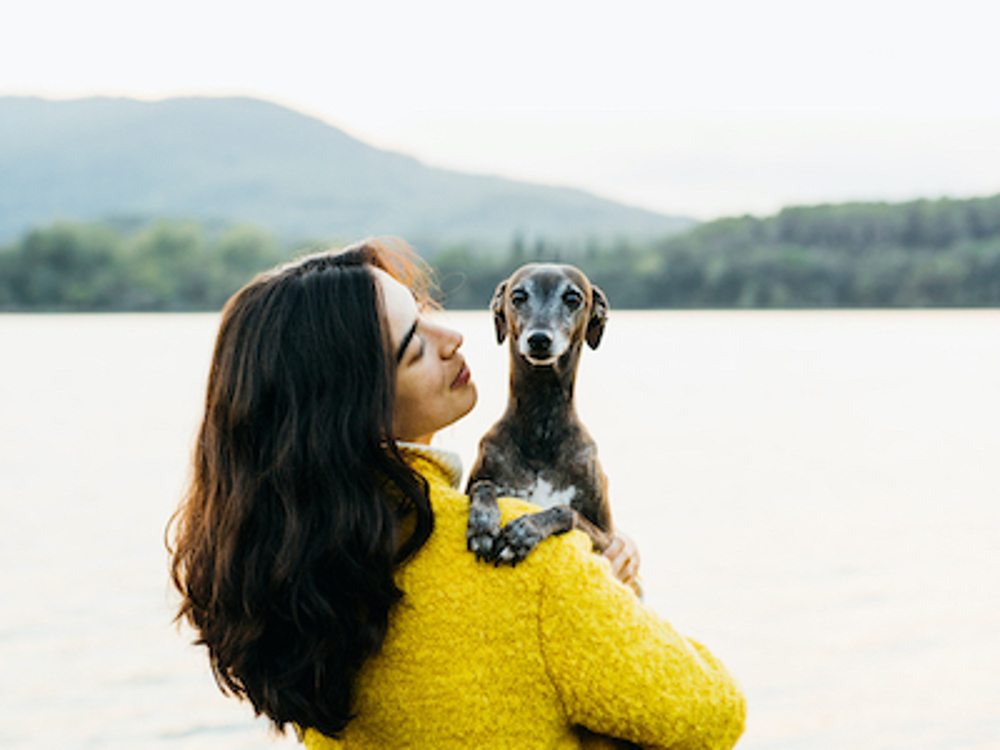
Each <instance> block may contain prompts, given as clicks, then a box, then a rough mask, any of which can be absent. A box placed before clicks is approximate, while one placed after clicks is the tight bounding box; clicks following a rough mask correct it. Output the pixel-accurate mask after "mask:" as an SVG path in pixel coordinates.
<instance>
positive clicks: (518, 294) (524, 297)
mask: <svg viewBox="0 0 1000 750" xmlns="http://www.w3.org/2000/svg"><path fill="white" fill-rule="evenodd" d="M527 301H528V293H527V292H526V291H524V290H523V289H515V290H514V291H513V292H511V293H510V302H511V304H512V305H523V304H524V303H525V302H527Z"/></svg>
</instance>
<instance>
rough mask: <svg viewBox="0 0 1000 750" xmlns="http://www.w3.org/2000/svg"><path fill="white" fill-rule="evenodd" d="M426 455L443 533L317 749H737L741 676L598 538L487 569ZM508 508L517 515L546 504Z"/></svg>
mask: <svg viewBox="0 0 1000 750" xmlns="http://www.w3.org/2000/svg"><path fill="white" fill-rule="evenodd" d="M411 456H412V461H413V465H414V468H416V469H417V470H418V471H419V472H420V473H421V474H422V475H423V476H424V477H426V479H427V481H428V482H429V483H430V489H431V502H432V505H433V508H434V514H435V529H434V533H433V534H432V535H431V538H430V540H429V541H428V542H427V543H426V545H424V547H423V548H422V549H421V550H420V551H419V552H418V553H417V554H416V555H415V556H414V557H413V558H412V559H411V560H410V561H408V562H407V563H405V564H404V565H403V566H401V567H400V569H399V572H398V574H397V582H398V585H399V586H400V588H401V589H402V590H403V591H404V598H403V601H402V602H401V603H400V604H399V605H398V607H397V608H396V609H395V610H394V612H393V615H392V617H391V621H390V626H389V632H388V634H387V636H386V639H385V644H384V646H383V648H382V651H381V653H379V654H378V655H377V656H375V657H373V658H371V659H370V660H369V661H368V662H367V663H366V664H365V666H364V667H363V668H362V671H361V673H360V674H359V676H358V681H357V684H356V697H355V706H354V710H355V714H356V716H355V718H354V719H353V720H352V721H351V723H350V724H348V726H347V729H346V730H345V732H344V733H343V737H342V738H341V739H340V740H333V739H330V738H329V737H325V736H323V735H321V734H320V733H319V732H316V731H314V730H308V731H307V732H306V733H305V745H306V748H307V749H308V750H332V749H334V748H349V749H351V750H353V749H354V748H380V749H395V748H433V749H435V750H437V749H442V750H445V749H448V748H490V749H491V750H494V749H495V750H500V749H502V748H518V749H519V750H520V749H522V748H580V747H583V746H584V745H586V746H588V747H594V746H597V745H600V744H602V741H601V740H594V739H591V740H585V739H584V738H583V737H582V733H581V732H579V731H576V730H574V725H581V726H583V727H586V728H587V729H589V730H591V731H593V732H596V733H599V734H602V735H611V736H615V737H621V738H626V739H629V740H632V741H633V742H636V743H639V744H640V745H642V746H644V747H663V748H711V749H713V750H714V749H715V748H730V747H732V746H733V745H734V744H735V743H736V740H737V739H738V738H739V736H740V734H741V733H742V731H743V721H744V715H745V703H744V699H743V695H742V693H741V692H740V689H739V687H738V686H737V684H736V683H735V681H734V680H733V678H732V677H731V676H730V675H729V673H728V672H727V671H726V669H725V668H724V667H723V666H722V664H721V663H720V662H719V661H718V660H716V659H715V658H714V657H713V656H712V655H711V654H710V653H709V652H708V651H707V650H706V649H705V648H704V647H703V646H701V645H699V644H697V643H695V642H694V641H691V640H688V639H685V638H683V637H682V636H680V635H678V634H677V633H676V632H675V631H674V630H673V628H671V627H670V625H669V624H667V623H666V622H665V621H664V620H662V619H660V618H659V617H658V616H657V615H655V614H654V613H653V612H652V611H651V610H649V609H648V608H647V607H645V606H644V605H643V604H642V603H641V602H640V601H639V600H638V599H637V598H636V597H635V595H634V594H633V593H632V591H631V590H630V589H629V588H627V587H626V586H624V585H622V584H620V583H619V582H618V581H616V580H615V579H614V578H613V577H612V575H611V572H610V567H609V565H608V562H607V561H606V560H605V559H604V558H602V557H599V556H598V555H595V554H594V553H593V552H591V548H590V540H589V539H588V538H587V537H586V536H584V535H583V534H581V533H579V532H570V533H569V534H565V535H563V536H559V537H553V538H552V539H549V540H547V541H545V542H543V543H542V544H541V545H539V547H538V548H537V549H536V550H534V551H533V552H532V553H531V554H530V555H529V556H528V558H527V560H525V561H524V562H523V563H521V564H520V565H518V566H517V567H514V568H511V567H507V566H501V567H493V566H492V565H487V564H485V563H481V562H476V559H475V557H474V556H473V555H472V554H470V553H469V552H467V551H466V546H465V526H466V520H467V518H468V507H469V505H468V500H467V498H466V497H465V496H464V495H463V494H462V493H460V492H459V491H458V490H457V489H455V487H454V486H453V482H454V481H455V479H456V478H455V476H454V470H453V469H451V467H449V466H447V464H446V462H440V461H437V460H434V459H433V458H432V457H430V455H428V454H425V455H417V454H416V453H412V454H411ZM501 507H502V510H503V517H504V521H505V522H506V521H507V520H509V519H511V518H513V517H516V516H518V515H521V514H523V513H526V512H533V511H537V510H538V509H537V507H535V506H532V505H530V504H528V503H524V502H521V501H517V500H512V499H503V500H501Z"/></svg>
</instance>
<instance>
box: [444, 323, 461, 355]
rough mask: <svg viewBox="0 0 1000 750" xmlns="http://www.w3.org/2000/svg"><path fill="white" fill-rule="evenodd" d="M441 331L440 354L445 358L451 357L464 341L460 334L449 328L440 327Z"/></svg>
mask: <svg viewBox="0 0 1000 750" xmlns="http://www.w3.org/2000/svg"><path fill="white" fill-rule="evenodd" d="M440 329H441V342H442V345H441V349H442V353H443V354H444V356H445V357H446V358H448V357H453V356H454V355H455V352H457V351H458V350H459V348H460V347H461V346H462V342H463V341H464V340H465V339H463V338H462V334H461V333H459V332H458V331H455V330H453V329H451V328H445V327H444V326H441V327H440Z"/></svg>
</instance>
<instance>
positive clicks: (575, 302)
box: [563, 289, 583, 310]
mask: <svg viewBox="0 0 1000 750" xmlns="http://www.w3.org/2000/svg"><path fill="white" fill-rule="evenodd" d="M563 302H565V303H566V307H568V308H569V309H570V310H575V309H576V308H578V307H579V306H580V305H581V304H583V295H582V294H580V293H579V292H577V291H574V290H573V289H570V290H569V291H568V292H566V294H564V295H563Z"/></svg>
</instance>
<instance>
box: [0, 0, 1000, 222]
mask: <svg viewBox="0 0 1000 750" xmlns="http://www.w3.org/2000/svg"><path fill="white" fill-rule="evenodd" d="M3 16H4V17H3V23H2V24H0V95H31V96H44V97H48V98H76V97H82V96H97V95H100V96H127V97H136V98H142V99H158V98H164V97H170V96H191V95H196V96H231V95H239V96H254V97H259V98H263V99H268V100H270V101H274V102H277V103H279V104H282V105H286V106H289V107H292V108H294V109H297V110H299V111H302V112H305V113H307V114H310V115H314V116H316V117H320V118H322V119H323V120H325V121H327V122H329V123H330V124H332V125H335V126H337V127H339V128H342V129H344V130H346V131H347V132H348V133H350V134H351V135H353V136H355V137H357V138H360V139H361V140H364V141H366V142H368V143H371V144H373V145H376V146H379V147H382V148H389V149H393V150H396V151H402V152H405V153H408V154H410V155H413V156H416V157H417V158H419V159H420V160H422V161H424V162H425V163H428V164H431V165H434V166H441V167H446V168H449V169H458V170H462V171H467V172H477V173H488V174H498V175H503V176H506V177H512V178H515V179H523V180H530V181H533V182H540V183H545V184H553V185H567V186H571V187H578V188H582V189H585V190H588V191H590V192H593V193H596V194H598V195H601V196H604V197H608V198H613V199H616V200H620V201H622V202H626V203H630V204H632V205H638V206H642V207H645V208H650V209H653V210H656V211H660V212H663V213H667V214H674V215H688V216H694V217H697V218H700V219H710V218H714V217H717V216H722V215H736V214H744V213H753V214H757V215H767V214H770V213H774V212H776V211H777V210H779V209H780V208H781V207H782V206H785V205H790V204H799V205H801V204H812V203H821V202H843V201H851V200H888V201H901V200H910V199H914V198H938V197H943V196H950V197H967V196H975V195H990V194H995V193H998V192H1000V137H998V135H1000V96H998V95H997V88H998V85H997V79H998V75H997V74H998V72H1000V45H998V44H997V42H996V29H997V28H1000V3H996V2H992V1H987V0H950V1H949V2H944V1H943V0H941V1H939V2H924V1H923V0H909V1H908V2H901V1H900V0H863V1H859V0H842V1H841V2H837V3H830V2H816V1H813V2H810V1H809V0H793V1H788V0H757V2H746V0H699V1H698V2H694V1H690V2H685V3H674V2H669V1H668V0H655V1H650V0H645V1H642V2H636V1H635V0H615V2H614V3H611V2H602V3H596V2H592V1H590V0H575V1H574V2H569V1H567V0H558V1H557V2H553V1H547V0H531V1H530V2H527V1H524V0H506V1H505V2H504V3H488V4H487V3H476V2H472V1H471V0H462V1H454V0H420V1H419V2H414V0H408V1H407V2H380V1H379V0H368V1H366V2H363V3H361V2H351V3H347V2H342V0H326V1H325V2H317V1H316V0H313V2H305V1H304V0H285V1H284V2H282V3H280V4H278V3H269V4H263V3H253V2H250V3H248V2H246V1H245V0H244V1H243V2H238V3H237V2H232V1H231V0H172V2H170V3H164V2H160V1H159V0H153V1H149V2H135V0H89V2H87V3H80V2H70V1H69V0H33V2H31V3H18V4H16V5H12V6H11V7H8V8H5V10H4V14H3Z"/></svg>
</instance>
